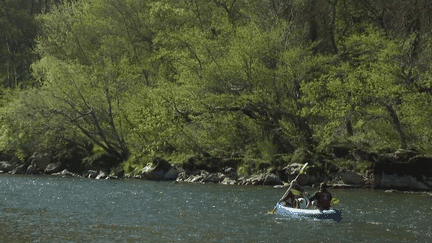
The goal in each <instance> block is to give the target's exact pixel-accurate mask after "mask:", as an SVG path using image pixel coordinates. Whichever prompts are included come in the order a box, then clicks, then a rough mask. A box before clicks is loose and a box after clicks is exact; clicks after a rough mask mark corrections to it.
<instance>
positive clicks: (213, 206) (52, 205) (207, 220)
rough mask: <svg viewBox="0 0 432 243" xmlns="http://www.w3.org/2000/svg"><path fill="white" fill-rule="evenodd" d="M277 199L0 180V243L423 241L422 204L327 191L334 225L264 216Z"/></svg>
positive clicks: (223, 190)
mask: <svg viewBox="0 0 432 243" xmlns="http://www.w3.org/2000/svg"><path fill="white" fill-rule="evenodd" d="M284 191H285V190H284V189H274V188H272V187H268V186H262V187H259V186H226V185H219V184H205V185H202V184H189V183H179V184H175V183H171V182H154V181H142V180H92V179H82V178H57V177H50V176H19V175H0V242H155V241H157V242H175V241H183V242H360V241H361V242H365V241H367V242H432V196H425V195H412V194H398V193H386V192H383V191H372V190H331V192H332V194H333V197H337V198H339V199H340V203H339V205H337V208H338V209H340V210H342V212H343V219H342V221H341V222H339V223H336V222H333V221H323V220H312V219H293V218H287V217H283V216H278V215H267V214H266V213H267V212H268V211H270V210H272V209H273V207H274V206H275V204H276V201H277V200H278V199H279V198H280V197H281V196H282V194H283V193H284ZM308 191H309V192H310V193H312V192H313V190H308Z"/></svg>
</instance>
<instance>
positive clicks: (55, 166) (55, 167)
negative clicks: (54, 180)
mask: <svg viewBox="0 0 432 243" xmlns="http://www.w3.org/2000/svg"><path fill="white" fill-rule="evenodd" d="M60 171H61V164H60V163H51V164H49V165H48V166H47V167H46V168H45V170H44V173H45V174H52V173H58V172H60Z"/></svg>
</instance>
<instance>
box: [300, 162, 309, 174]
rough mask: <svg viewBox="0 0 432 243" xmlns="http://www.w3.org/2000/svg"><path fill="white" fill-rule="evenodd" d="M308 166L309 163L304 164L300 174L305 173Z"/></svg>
mask: <svg viewBox="0 0 432 243" xmlns="http://www.w3.org/2000/svg"><path fill="white" fill-rule="evenodd" d="M307 168H308V163H306V164H304V165H303V167H302V168H301V170H300V172H299V175H301V174H303V173H305V172H306V169H307Z"/></svg>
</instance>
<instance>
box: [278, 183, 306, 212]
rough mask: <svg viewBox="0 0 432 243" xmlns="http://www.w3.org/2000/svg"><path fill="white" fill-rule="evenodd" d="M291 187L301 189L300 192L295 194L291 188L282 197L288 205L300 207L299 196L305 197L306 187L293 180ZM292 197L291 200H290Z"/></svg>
mask: <svg viewBox="0 0 432 243" xmlns="http://www.w3.org/2000/svg"><path fill="white" fill-rule="evenodd" d="M291 188H292V189H294V190H296V191H299V192H300V194H298V195H295V194H294V193H293V192H292V190H290V191H289V192H288V194H287V195H286V196H285V197H284V198H283V199H282V201H283V202H284V203H285V206H287V207H293V208H299V206H300V203H299V200H298V199H299V198H303V191H304V189H303V188H302V187H301V186H300V185H299V184H298V183H297V181H295V180H294V181H292V182H291ZM289 199H291V200H289Z"/></svg>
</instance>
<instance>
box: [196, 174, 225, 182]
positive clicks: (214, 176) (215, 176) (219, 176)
mask: <svg viewBox="0 0 432 243" xmlns="http://www.w3.org/2000/svg"><path fill="white" fill-rule="evenodd" d="M224 178H225V175H224V174H222V173H219V172H218V173H212V174H210V175H208V176H206V177H204V178H203V179H202V180H201V182H211V183H219V182H221V181H222V180H223V179H224Z"/></svg>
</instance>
